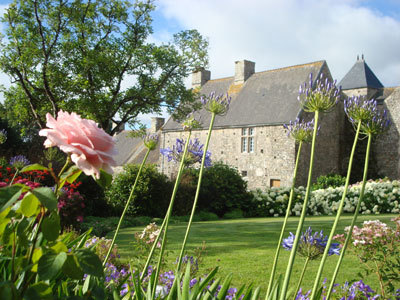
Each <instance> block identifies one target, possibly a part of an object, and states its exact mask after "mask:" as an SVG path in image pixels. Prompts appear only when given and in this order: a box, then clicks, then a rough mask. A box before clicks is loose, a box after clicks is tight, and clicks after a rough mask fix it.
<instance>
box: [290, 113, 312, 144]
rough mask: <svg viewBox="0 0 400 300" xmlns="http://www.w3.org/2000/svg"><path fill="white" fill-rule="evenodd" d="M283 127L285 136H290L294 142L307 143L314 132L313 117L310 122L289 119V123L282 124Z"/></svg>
mask: <svg viewBox="0 0 400 300" xmlns="http://www.w3.org/2000/svg"><path fill="white" fill-rule="evenodd" d="M283 127H284V128H285V129H286V133H287V136H289V137H292V138H293V139H294V140H295V141H296V143H300V142H305V143H309V142H311V140H312V136H313V132H314V119H312V120H311V121H310V122H305V121H304V120H303V121H300V119H299V118H297V119H296V120H294V122H292V121H290V122H289V124H284V125H283ZM318 130H319V127H318Z"/></svg>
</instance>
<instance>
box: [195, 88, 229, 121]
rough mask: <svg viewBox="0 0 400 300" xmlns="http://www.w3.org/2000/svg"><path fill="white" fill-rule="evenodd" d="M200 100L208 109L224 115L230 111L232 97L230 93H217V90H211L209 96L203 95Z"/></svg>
mask: <svg viewBox="0 0 400 300" xmlns="http://www.w3.org/2000/svg"><path fill="white" fill-rule="evenodd" d="M200 100H201V104H203V105H204V108H205V109H206V110H207V111H209V112H211V113H214V114H216V115H224V114H226V113H227V112H228V109H229V105H230V103H231V100H232V97H231V96H229V95H228V94H225V95H224V94H222V95H217V94H216V93H215V92H211V93H210V94H209V95H208V96H204V95H203V96H201V98H200Z"/></svg>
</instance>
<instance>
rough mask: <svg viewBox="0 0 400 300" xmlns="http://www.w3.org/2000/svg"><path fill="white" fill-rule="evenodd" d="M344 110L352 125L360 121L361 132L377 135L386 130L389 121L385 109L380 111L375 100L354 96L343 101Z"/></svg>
mask: <svg viewBox="0 0 400 300" xmlns="http://www.w3.org/2000/svg"><path fill="white" fill-rule="evenodd" d="M344 110H345V112H346V115H347V116H348V118H349V120H350V122H351V123H352V124H353V126H355V127H356V126H357V125H358V123H359V122H361V133H363V134H367V135H368V134H372V135H378V134H381V133H383V132H385V131H387V130H388V129H389V127H390V125H391V121H390V119H389V118H388V116H387V112H386V110H384V111H383V112H380V111H379V109H378V104H377V102H376V100H374V99H371V100H367V99H366V98H365V97H362V96H357V97H356V96H354V97H350V98H348V99H346V100H345V101H344Z"/></svg>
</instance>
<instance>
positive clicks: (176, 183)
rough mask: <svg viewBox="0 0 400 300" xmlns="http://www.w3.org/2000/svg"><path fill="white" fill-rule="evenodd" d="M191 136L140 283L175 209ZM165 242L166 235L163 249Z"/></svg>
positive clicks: (186, 144) (187, 141)
mask: <svg viewBox="0 0 400 300" xmlns="http://www.w3.org/2000/svg"><path fill="white" fill-rule="evenodd" d="M191 134H192V132H191V131H189V135H188V138H187V140H186V143H185V148H184V150H183V154H182V158H181V162H180V165H179V170H178V175H177V177H176V180H175V185H174V189H173V191H172V195H171V201H170V202H169V206H168V209H167V213H166V214H165V217H164V220H163V222H162V224H161V227H160V234H159V235H157V237H156V239H155V241H154V243H153V246H152V247H151V249H150V253H149V256H148V257H147V260H146V263H145V264H144V268H143V271H142V275H140V281H142V280H143V278H144V276H145V275H146V273H147V268H148V267H149V264H150V261H151V259H152V257H153V254H154V251H155V249H156V246H157V243H158V241H159V240H160V237H161V234H162V232H163V230H164V228H166V225H167V223H168V222H169V217H170V215H171V212H172V208H173V205H174V201H175V196H176V192H177V191H178V186H179V183H180V181H181V177H182V172H183V168H184V167H185V157H186V153H187V150H188V146H189V140H190V136H191ZM166 231H167V230H165V232H166ZM164 241H165V234H164V239H163V243H162V245H161V248H162V247H163V246H164V247H165V243H164ZM161 255H162V253H160V257H161ZM161 258H162V257H161Z"/></svg>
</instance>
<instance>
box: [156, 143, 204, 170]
mask: <svg viewBox="0 0 400 300" xmlns="http://www.w3.org/2000/svg"><path fill="white" fill-rule="evenodd" d="M185 143H186V141H185V140H183V139H176V144H175V145H174V146H172V149H171V148H169V147H168V148H165V149H161V150H160V152H161V154H162V155H164V156H166V157H167V159H168V161H172V160H173V161H175V162H180V161H181V160H182V155H183V152H184V149H185ZM203 147H204V145H203V144H200V141H199V140H198V139H194V141H192V140H189V145H188V151H187V154H186V157H185V160H184V164H185V166H190V165H193V164H195V163H197V162H201V160H202V157H203ZM204 166H205V167H210V166H211V152H210V151H207V152H206V156H205V161H204Z"/></svg>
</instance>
